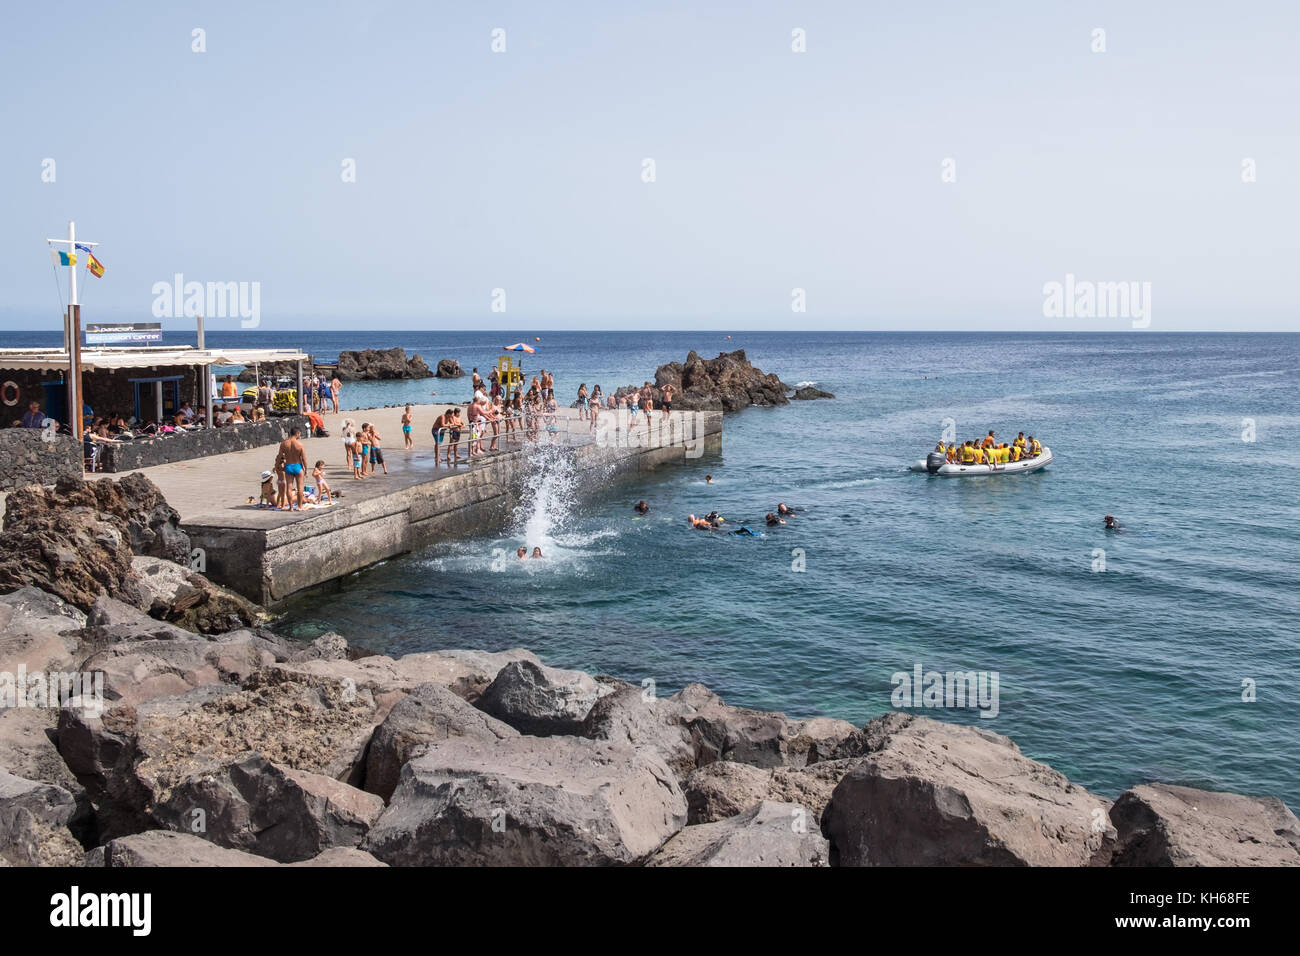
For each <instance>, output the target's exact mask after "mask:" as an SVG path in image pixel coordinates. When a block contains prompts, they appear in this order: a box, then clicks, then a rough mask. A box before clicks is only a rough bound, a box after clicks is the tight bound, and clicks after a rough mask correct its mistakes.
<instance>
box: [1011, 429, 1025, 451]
mask: <svg viewBox="0 0 1300 956" xmlns="http://www.w3.org/2000/svg"><path fill="white" fill-rule="evenodd" d="M1011 444H1012V446H1013V447H1015V448H1019V449H1020V451H1021V453H1023V452H1024V450H1025V433H1024V432H1021V433H1020V434H1019V435H1017V436H1016V440H1015V441H1013V442H1012V443H1011Z"/></svg>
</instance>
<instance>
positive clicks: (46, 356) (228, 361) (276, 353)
mask: <svg viewBox="0 0 1300 956" xmlns="http://www.w3.org/2000/svg"><path fill="white" fill-rule="evenodd" d="M305 361H307V354H306V353H305V352H300V351H298V350H297V349H195V348H172V347H167V348H162V347H159V348H153V347H148V346H145V347H140V348H95V349H82V350H81V369H82V371H84V372H90V371H96V370H111V369H119V368H154V367H159V368H161V367H170V366H178V365H186V366H191V367H192V366H195V365H255V364H264V363H266V362H305ZM67 367H68V353H67V352H65V351H63V350H62V349H0V371H3V370H5V369H24V370H30V371H63V370H66V369H67Z"/></svg>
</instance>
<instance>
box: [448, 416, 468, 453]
mask: <svg viewBox="0 0 1300 956" xmlns="http://www.w3.org/2000/svg"><path fill="white" fill-rule="evenodd" d="M448 413H449V414H450V415H451V420H450V421H449V422H447V454H448V456H451V455H455V461H450V460H449V461H448V462H447V464H449V465H451V464H456V465H459V464H460V431H461V429H462V428H464V427H465V420H464V419H463V418H461V417H460V409H459V408H452V409H449V410H448Z"/></svg>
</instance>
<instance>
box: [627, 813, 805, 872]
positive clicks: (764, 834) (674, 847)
mask: <svg viewBox="0 0 1300 956" xmlns="http://www.w3.org/2000/svg"><path fill="white" fill-rule="evenodd" d="M829 855H830V846H829V844H828V843H827V842H826V838H825V837H823V836H822V835H821V833H820V832H819V831H818V829H817V819H816V818H815V817H814V816H813V815H812V814H811V813H810V812H809V811H808V810H807V809H806V808H804V807H801V806H799V805H798V804H795V803H776V802H774V801H770V800H764V801H762V802H761V803H756V804H755V805H754V806H752V807H751V808H749V809H748V810H746V811H744V812H743V813H740V814H738V815H737V816H734V817H730V818H728V819H726V820H720V821H718V822H717V823H705V824H702V825H700V826H691V827H686V829H684V830H681V831H680V832H679V833H678V834H677V835H676V836H674V837H673V838H672V839H671V840H669V841H668V842H667V843H665V844H664V845H663V846H662V847H661V848H660V849H659V850H658V851H657V852H656V853H655V854H654V855H653V856H652V857H650V859H649V861H648V862H647V864H646V865H647V866H829V865H830V864H829Z"/></svg>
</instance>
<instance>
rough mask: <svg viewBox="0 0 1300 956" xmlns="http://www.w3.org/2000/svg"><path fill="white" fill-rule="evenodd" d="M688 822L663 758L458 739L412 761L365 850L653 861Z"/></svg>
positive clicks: (561, 861) (445, 859)
mask: <svg viewBox="0 0 1300 956" xmlns="http://www.w3.org/2000/svg"><path fill="white" fill-rule="evenodd" d="M685 822H686V801H685V800H684V799H683V798H682V793H681V790H680V789H678V786H677V781H676V780H675V779H674V778H673V775H672V773H671V772H669V770H668V768H667V767H665V766H664V764H663V763H662V761H659V760H656V759H654V758H651V757H646V756H643V755H640V754H638V753H637V752H636V751H634V750H631V749H629V748H627V747H623V746H619V745H616V744H611V743H607V742H605V741H593V740H586V739H583V738H579V737H513V738H507V739H504V740H500V741H497V742H495V743H490V744H486V743H484V742H483V741H479V740H474V739H470V738H465V737H455V738H451V739H448V740H445V741H441V742H438V743H434V744H430V745H429V747H428V749H427V750H426V751H425V753H424V754H423V755H422V756H419V757H416V758H415V759H414V760H412V761H410V762H409V763H407V765H406V766H405V767H404V768H403V770H402V779H401V782H400V783H399V784H398V786H397V790H396V791H395V792H394V793H393V798H392V801H391V802H390V803H389V806H388V809H387V810H386V811H384V815H383V816H382V817H380V818H379V822H378V823H377V824H376V825H375V826H374V827H373V828H372V829H371V831H370V835H369V836H368V837H367V838H366V842H365V843H364V844H363V845H362V849H364V850H367V851H369V852H370V853H371V854H373V855H374V856H375V857H377V858H378V859H380V860H383V861H384V862H385V863H388V864H390V865H393V866H464V865H487V866H600V865H625V864H637V863H641V862H643V861H644V860H645V859H646V858H647V857H648V856H650V854H652V853H653V852H654V851H655V850H657V849H659V847H660V846H662V845H663V843H664V841H665V840H667V839H668V838H669V837H670V836H672V835H673V834H674V833H676V832H677V831H678V830H680V829H681V828H682V826H683V825H684V824H685Z"/></svg>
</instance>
